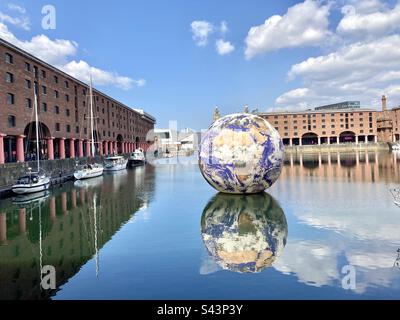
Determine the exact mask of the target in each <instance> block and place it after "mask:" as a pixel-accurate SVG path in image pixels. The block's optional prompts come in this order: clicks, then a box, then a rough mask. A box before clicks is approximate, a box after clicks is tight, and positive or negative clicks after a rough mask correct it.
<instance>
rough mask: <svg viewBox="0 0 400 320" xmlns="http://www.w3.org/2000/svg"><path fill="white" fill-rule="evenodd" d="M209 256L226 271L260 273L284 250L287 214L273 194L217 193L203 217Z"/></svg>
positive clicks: (202, 227) (202, 229)
mask: <svg viewBox="0 0 400 320" xmlns="http://www.w3.org/2000/svg"><path fill="white" fill-rule="evenodd" d="M201 233H202V238H203V242H204V244H205V246H206V248H207V251H208V253H209V255H210V256H211V257H212V258H213V259H214V261H215V262H216V263H217V264H218V265H219V266H220V267H221V268H222V269H224V270H230V271H233V272H239V273H256V272H260V271H262V270H263V269H265V268H267V267H270V266H271V265H272V264H273V263H274V261H275V259H276V258H277V257H278V256H279V255H280V254H281V253H282V251H283V249H284V247H285V245H286V239H287V234H288V228H287V222H286V217H285V214H284V212H283V210H282V208H281V207H280V206H279V204H278V203H277V202H276V200H275V199H274V198H272V197H271V196H270V195H269V194H266V193H260V194H254V195H241V196H238V195H230V194H223V193H219V194H217V195H216V196H215V197H214V198H213V199H211V201H210V202H209V203H208V204H207V206H206V208H205V209H204V212H203V215H202V218H201Z"/></svg>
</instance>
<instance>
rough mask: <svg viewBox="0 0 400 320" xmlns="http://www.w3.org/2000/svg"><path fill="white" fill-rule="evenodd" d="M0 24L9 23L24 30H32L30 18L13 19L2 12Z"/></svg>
mask: <svg viewBox="0 0 400 320" xmlns="http://www.w3.org/2000/svg"><path fill="white" fill-rule="evenodd" d="M0 22H3V23H9V24H12V25H14V26H17V27H20V28H22V29H24V30H30V21H29V18H28V17H24V16H23V17H11V16H10V15H7V14H5V13H3V12H1V11H0Z"/></svg>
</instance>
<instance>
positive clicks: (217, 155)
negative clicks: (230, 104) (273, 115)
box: [199, 114, 284, 194]
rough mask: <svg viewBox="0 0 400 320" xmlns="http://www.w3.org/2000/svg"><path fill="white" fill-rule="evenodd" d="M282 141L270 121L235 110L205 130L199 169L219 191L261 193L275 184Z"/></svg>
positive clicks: (281, 155)
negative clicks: (236, 112)
mask: <svg viewBox="0 0 400 320" xmlns="http://www.w3.org/2000/svg"><path fill="white" fill-rule="evenodd" d="M283 152H284V149H283V143H282V139H281V137H280V135H279V133H278V131H277V130H275V128H274V127H272V126H271V125H270V124H269V123H268V121H266V120H264V119H263V118H261V117H259V116H256V115H252V114H232V115H228V116H225V117H223V118H220V119H218V120H217V121H215V122H214V123H213V124H212V125H211V127H210V128H209V129H208V130H207V131H206V132H205V133H204V134H203V136H202V141H201V144H200V149H199V165H200V171H201V172H202V174H203V176H204V178H205V179H206V180H207V181H208V182H209V183H210V184H211V185H212V186H213V187H214V188H215V189H217V190H218V191H221V192H225V193H237V194H240V193H258V192H262V191H264V190H265V189H267V188H269V187H271V186H272V184H273V183H274V182H275V181H276V180H277V179H278V177H279V174H280V173H281V170H282V165H283Z"/></svg>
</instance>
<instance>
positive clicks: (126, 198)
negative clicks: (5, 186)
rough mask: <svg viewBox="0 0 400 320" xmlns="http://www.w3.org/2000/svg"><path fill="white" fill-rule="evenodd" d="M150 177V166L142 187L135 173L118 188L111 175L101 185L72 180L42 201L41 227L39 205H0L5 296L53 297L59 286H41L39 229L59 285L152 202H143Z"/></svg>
mask: <svg viewBox="0 0 400 320" xmlns="http://www.w3.org/2000/svg"><path fill="white" fill-rule="evenodd" d="M132 173H133V172H132ZM146 173H147V172H146ZM151 179H154V169H153V168H151V167H150V168H149V176H148V178H147V179H144V180H143V181H144V183H148V185H147V186H144V185H141V186H140V188H139V189H136V188H135V185H134V180H135V179H134V178H132V179H130V180H129V182H128V183H127V184H126V185H125V186H123V187H122V186H121V188H119V189H118V191H117V192H116V191H114V188H113V183H112V180H111V179H107V178H105V181H104V183H103V184H101V185H98V186H89V187H80V188H73V184H72V183H70V184H67V185H66V186H65V187H63V188H62V189H60V190H59V191H57V192H56V193H54V194H52V195H51V196H50V197H49V199H48V200H47V201H46V202H44V204H43V205H42V208H41V212H42V216H41V228H39V227H40V226H39V217H38V208H37V207H36V208H33V209H31V207H30V205H25V206H21V205H20V206H17V205H11V204H10V203H8V206H7V207H2V208H0V283H1V286H0V299H43V298H49V297H50V296H51V295H52V294H54V292H51V291H46V290H40V276H41V274H40V254H39V252H40V248H39V245H40V232H41V233H42V237H41V240H42V254H43V257H42V259H41V260H42V263H43V265H52V266H54V267H55V269H56V277H57V281H56V284H57V288H59V287H60V286H61V285H63V284H64V283H65V282H66V281H68V279H69V278H71V277H72V276H74V275H75V274H76V273H77V272H78V271H79V270H80V268H81V266H82V265H83V264H85V263H86V262H87V261H88V260H90V259H91V258H93V256H94V255H95V254H96V250H100V249H101V248H102V247H103V246H104V244H105V243H107V242H108V241H109V240H110V239H111V237H112V236H113V235H114V234H115V233H116V232H117V231H118V230H119V229H120V227H121V225H123V224H124V223H125V222H127V221H128V220H129V219H130V218H131V217H132V215H133V214H134V213H135V212H136V211H138V210H139V208H141V207H143V206H144V205H147V204H148V203H146V204H145V203H144V202H146V201H147V202H149V201H151V199H152V193H153V191H154V182H153V181H152V180H151ZM144 193H146V196H144ZM94 203H95V205H96V210H94ZM40 229H41V230H40ZM94 274H95V272H94ZM100 276H101V274H100Z"/></svg>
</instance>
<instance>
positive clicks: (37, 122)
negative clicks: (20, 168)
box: [33, 85, 40, 173]
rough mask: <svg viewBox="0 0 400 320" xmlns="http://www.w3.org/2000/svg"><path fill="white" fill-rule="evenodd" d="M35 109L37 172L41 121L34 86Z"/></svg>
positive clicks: (38, 168) (38, 167)
mask: <svg viewBox="0 0 400 320" xmlns="http://www.w3.org/2000/svg"><path fill="white" fill-rule="evenodd" d="M33 91H34V98H35V101H34V109H35V124H36V125H35V127H36V158H37V172H38V173H39V170H40V158H39V155H40V152H39V119H38V103H37V95H36V85H34V90H33Z"/></svg>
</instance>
